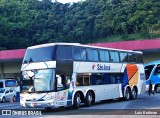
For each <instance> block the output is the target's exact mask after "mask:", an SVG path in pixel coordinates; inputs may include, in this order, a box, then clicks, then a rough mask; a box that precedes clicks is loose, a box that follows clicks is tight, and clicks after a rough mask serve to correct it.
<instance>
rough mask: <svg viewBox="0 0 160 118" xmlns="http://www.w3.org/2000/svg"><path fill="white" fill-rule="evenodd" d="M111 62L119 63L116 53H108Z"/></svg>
mask: <svg viewBox="0 0 160 118" xmlns="http://www.w3.org/2000/svg"><path fill="white" fill-rule="evenodd" d="M110 56H111V62H119V54H118V52H116V51H110Z"/></svg>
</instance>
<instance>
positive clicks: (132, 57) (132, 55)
mask: <svg viewBox="0 0 160 118" xmlns="http://www.w3.org/2000/svg"><path fill="white" fill-rule="evenodd" d="M128 61H129V62H136V55H135V53H128Z"/></svg>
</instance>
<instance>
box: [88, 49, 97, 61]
mask: <svg viewBox="0 0 160 118" xmlns="http://www.w3.org/2000/svg"><path fill="white" fill-rule="evenodd" d="M87 54H88V60H89V61H99V57H98V51H97V50H94V49H87Z"/></svg>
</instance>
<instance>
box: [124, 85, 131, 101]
mask: <svg viewBox="0 0 160 118" xmlns="http://www.w3.org/2000/svg"><path fill="white" fill-rule="evenodd" d="M130 97H131V92H130V90H129V88H128V87H127V88H126V91H125V93H124V100H126V101H127V100H130Z"/></svg>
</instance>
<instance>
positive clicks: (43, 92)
mask: <svg viewBox="0 0 160 118" xmlns="http://www.w3.org/2000/svg"><path fill="white" fill-rule="evenodd" d="M21 71H22V75H23V78H22V79H21V82H20V83H21V94H20V104H21V106H23V107H43V108H46V109H48V108H57V107H62V106H73V107H74V108H79V107H80V104H81V103H84V104H85V106H88V107H89V106H91V105H93V104H94V103H95V102H97V101H101V100H106V99H115V98H124V99H125V100H130V99H136V98H137V95H138V94H141V93H144V92H145V74H144V65H143V54H142V52H139V51H128V50H120V49H111V48H102V47H96V46H88V45H81V44H77V43H50V44H42V45H37V46H32V47H28V48H27V50H26V53H25V56H24V59H23V63H22V67H21Z"/></svg>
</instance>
